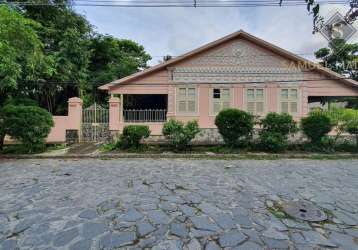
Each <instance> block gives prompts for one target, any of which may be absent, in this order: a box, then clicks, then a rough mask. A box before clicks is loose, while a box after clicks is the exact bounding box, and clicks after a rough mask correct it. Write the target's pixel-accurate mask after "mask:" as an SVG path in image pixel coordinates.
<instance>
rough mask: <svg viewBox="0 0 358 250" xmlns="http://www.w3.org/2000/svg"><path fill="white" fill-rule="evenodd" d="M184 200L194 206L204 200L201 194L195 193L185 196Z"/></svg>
mask: <svg viewBox="0 0 358 250" xmlns="http://www.w3.org/2000/svg"><path fill="white" fill-rule="evenodd" d="M184 199H185V201H186V202H188V203H193V204H199V203H200V202H201V201H202V200H203V198H202V197H201V196H200V195H199V194H195V193H191V194H187V195H185V197H184Z"/></svg>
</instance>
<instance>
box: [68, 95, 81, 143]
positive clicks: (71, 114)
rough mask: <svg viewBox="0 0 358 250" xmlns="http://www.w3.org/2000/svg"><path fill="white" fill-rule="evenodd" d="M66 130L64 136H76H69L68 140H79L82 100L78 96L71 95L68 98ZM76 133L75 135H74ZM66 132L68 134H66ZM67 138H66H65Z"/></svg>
mask: <svg viewBox="0 0 358 250" xmlns="http://www.w3.org/2000/svg"><path fill="white" fill-rule="evenodd" d="M67 122H68V124H67V131H66V137H76V136H77V138H69V140H71V141H72V140H77V141H80V135H81V122H82V100H81V99H80V98H78V97H72V98H70V99H68V120H67ZM74 133H76V134H77V135H74ZM67 134H68V136H67ZM66 140H67V138H66Z"/></svg>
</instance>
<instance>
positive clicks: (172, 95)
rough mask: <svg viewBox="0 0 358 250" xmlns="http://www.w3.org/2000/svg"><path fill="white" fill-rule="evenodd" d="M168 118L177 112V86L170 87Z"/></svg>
mask: <svg viewBox="0 0 358 250" xmlns="http://www.w3.org/2000/svg"><path fill="white" fill-rule="evenodd" d="M167 105H168V106H167V120H169V119H170V118H173V117H174V114H175V87H174V86H172V85H170V86H169V87H168V104H167Z"/></svg>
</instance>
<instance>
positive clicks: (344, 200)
mask: <svg viewBox="0 0 358 250" xmlns="http://www.w3.org/2000/svg"><path fill="white" fill-rule="evenodd" d="M297 199H299V200H306V201H310V202H311V203H313V204H315V205H316V206H319V207H320V208H322V209H324V210H325V211H326V214H327V215H328V220H327V221H325V222H320V223H307V222H303V221H299V220H294V219H292V217H289V216H287V215H286V214H285V213H283V212H282V211H281V210H280V204H282V202H285V201H289V200H297ZM357 225H358V161H354V160H339V161H309V160H277V161H254V160H247V161H246V160H244V161H209V160H149V159H136V160H134V159H133V160H124V159H122V160H93V159H88V160H7V161H1V162H0V248H2V249H6V250H8V249H71V250H72V249H81V250H82V249H117V248H128V249H143V248H153V249H224V248H225V249H247V250H255V249H358V226H357Z"/></svg>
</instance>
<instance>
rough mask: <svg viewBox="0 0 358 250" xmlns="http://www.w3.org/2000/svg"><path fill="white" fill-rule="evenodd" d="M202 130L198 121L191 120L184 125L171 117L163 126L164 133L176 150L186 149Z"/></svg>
mask: <svg viewBox="0 0 358 250" xmlns="http://www.w3.org/2000/svg"><path fill="white" fill-rule="evenodd" d="M199 132H200V129H199V125H198V122H197V121H189V122H188V123H187V124H185V125H184V123H182V122H181V121H177V120H174V119H170V120H169V121H167V122H166V123H165V124H164V126H163V135H165V136H166V137H167V138H168V139H169V143H170V145H171V146H172V147H173V148H174V149H175V150H184V149H186V148H187V147H188V145H189V143H190V142H191V140H193V139H194V138H195V136H196V135H197V134H198V133H199Z"/></svg>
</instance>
